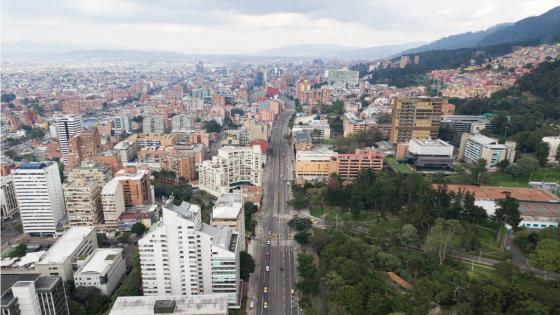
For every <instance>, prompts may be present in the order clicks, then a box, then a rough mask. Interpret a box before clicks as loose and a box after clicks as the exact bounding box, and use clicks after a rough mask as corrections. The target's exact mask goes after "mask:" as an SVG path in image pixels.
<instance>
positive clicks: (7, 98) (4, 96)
mask: <svg viewBox="0 0 560 315" xmlns="http://www.w3.org/2000/svg"><path fill="white" fill-rule="evenodd" d="M1 98H2V103H9V102H11V101H13V100H15V99H16V95H15V94H14V93H2V96H1Z"/></svg>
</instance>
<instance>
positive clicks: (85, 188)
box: [63, 178, 103, 226]
mask: <svg viewBox="0 0 560 315" xmlns="http://www.w3.org/2000/svg"><path fill="white" fill-rule="evenodd" d="M63 187H64V200H65V202H66V213H67V215H68V224H70V226H94V225H96V224H99V223H102V222H103V206H102V204H101V188H102V186H101V185H99V184H98V183H97V182H95V181H86V180H85V179H83V178H77V179H76V180H74V181H72V182H70V183H67V184H64V186H63Z"/></svg>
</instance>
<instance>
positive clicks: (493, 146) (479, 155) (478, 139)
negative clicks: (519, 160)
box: [459, 133, 516, 169]
mask: <svg viewBox="0 0 560 315" xmlns="http://www.w3.org/2000/svg"><path fill="white" fill-rule="evenodd" d="M515 146H516V143H515V142H513V141H506V143H505V144H499V143H498V140H497V139H493V138H490V137H487V136H484V135H481V134H474V135H473V134H468V133H463V135H462V136H461V147H460V149H459V158H460V159H465V161H467V162H470V163H474V162H476V161H478V160H480V159H485V160H486V163H487V164H486V168H487V169H494V168H496V164H498V163H499V162H500V161H502V160H509V162H510V163H513V162H514V160H515Z"/></svg>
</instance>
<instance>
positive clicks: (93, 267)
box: [79, 248, 122, 274]
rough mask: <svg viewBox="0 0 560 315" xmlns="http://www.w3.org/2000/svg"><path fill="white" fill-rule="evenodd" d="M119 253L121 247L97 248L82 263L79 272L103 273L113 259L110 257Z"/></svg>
mask: <svg viewBox="0 0 560 315" xmlns="http://www.w3.org/2000/svg"><path fill="white" fill-rule="evenodd" d="M121 253H122V248H98V249H96V250H95V252H93V254H91V256H90V257H91V258H89V259H88V260H87V261H86V262H85V264H84V265H82V267H81V268H80V270H79V272H81V273H84V272H90V273H98V274H105V273H106V272H107V270H108V269H109V267H111V265H112V264H113V261H114V260H113V259H110V258H111V257H113V256H116V255H120V254H121Z"/></svg>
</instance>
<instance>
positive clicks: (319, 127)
mask: <svg viewBox="0 0 560 315" xmlns="http://www.w3.org/2000/svg"><path fill="white" fill-rule="evenodd" d="M302 131H307V132H308V133H309V134H310V135H311V137H312V139H313V141H314V142H320V141H321V140H327V139H330V138H331V127H330V125H329V121H328V120H326V119H322V120H319V119H314V120H311V121H310V122H309V123H307V124H302V125H299V124H297V125H294V126H293V127H292V134H296V133H298V132H302Z"/></svg>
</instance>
